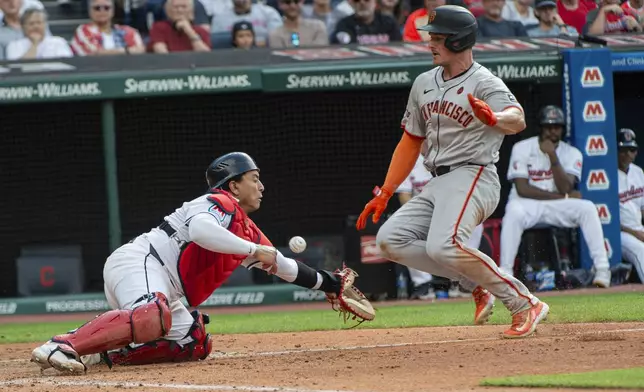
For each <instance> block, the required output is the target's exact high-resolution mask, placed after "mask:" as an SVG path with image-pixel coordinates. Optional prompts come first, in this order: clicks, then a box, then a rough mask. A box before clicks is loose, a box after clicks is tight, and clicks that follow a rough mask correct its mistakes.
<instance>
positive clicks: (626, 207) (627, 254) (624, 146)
mask: <svg viewBox="0 0 644 392" xmlns="http://www.w3.org/2000/svg"><path fill="white" fill-rule="evenodd" d="M617 148H618V150H619V151H618V155H617V158H618V168H619V171H618V172H617V174H618V176H619V221H620V224H621V229H622V232H621V237H622V254H623V255H624V259H625V260H626V261H628V262H629V263H631V264H633V266H634V267H635V270H636V271H637V275H638V276H639V278H640V281H641V282H644V226H643V225H642V210H644V171H642V168H641V167H639V166H637V165H636V164H634V163H633V161H635V157H636V156H637V148H638V145H637V141H636V140H635V132H633V130H632V129H628V128H622V129H620V130H619V132H618V133H617Z"/></svg>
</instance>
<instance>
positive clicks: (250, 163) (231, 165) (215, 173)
mask: <svg viewBox="0 0 644 392" xmlns="http://www.w3.org/2000/svg"><path fill="white" fill-rule="evenodd" d="M251 170H258V171H259V168H258V167H257V164H255V161H254V160H253V158H251V157H250V155H248V154H246V153H244V152H230V153H228V154H225V155H222V156H220V157H219V158H217V159H215V160H214V161H212V163H211V164H210V166H208V169H207V170H206V181H208V186H210V187H211V188H221V186H222V185H224V184H225V183H226V182H228V180H230V179H232V178H233V177H236V176H239V175H241V174H244V173H246V172H249V171H251Z"/></svg>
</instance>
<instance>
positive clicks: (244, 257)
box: [31, 152, 375, 373]
mask: <svg viewBox="0 0 644 392" xmlns="http://www.w3.org/2000/svg"><path fill="white" fill-rule="evenodd" d="M206 181H207V183H208V186H209V190H208V192H207V193H206V194H204V195H201V196H199V197H197V198H196V199H194V200H191V201H188V202H185V203H183V205H182V206H181V207H179V208H177V209H176V210H175V211H174V212H173V213H171V214H170V215H168V216H166V217H165V219H164V221H163V222H162V223H161V224H160V225H159V226H158V227H155V228H153V229H152V230H150V231H149V232H147V233H145V234H142V235H140V236H138V237H136V238H135V239H133V240H132V241H130V242H129V243H127V244H125V245H123V246H121V247H120V248H118V249H117V250H115V251H114V252H113V253H112V254H111V255H110V256H109V257H108V258H107V261H106V263H105V267H104V270H103V278H104V280H105V295H106V297H107V301H108V303H109V305H110V307H111V308H112V309H113V310H110V311H108V312H105V313H103V314H101V315H99V316H97V317H96V318H95V319H93V320H91V321H89V322H87V323H86V324H84V325H82V326H80V327H78V328H77V329H75V330H73V331H70V332H68V333H66V334H62V335H57V336H54V337H53V338H51V340H49V341H48V342H47V343H45V344H43V345H42V346H40V347H37V348H36V349H34V350H33V352H32V355H31V360H32V361H33V362H35V363H37V364H38V365H39V366H40V368H41V369H43V370H44V369H47V368H49V367H53V368H55V369H56V370H59V371H61V372H67V373H83V372H85V371H86V370H87V366H89V365H92V364H96V363H98V362H100V361H101V360H102V361H104V362H106V363H107V364H108V365H109V366H110V367H112V366H113V365H115V364H119V365H144V364H151V363H159V362H183V361H198V360H203V359H205V358H206V357H207V356H208V354H209V353H210V351H211V350H212V341H211V337H210V335H209V334H208V333H207V332H206V328H205V325H206V324H208V322H209V318H208V316H207V315H205V314H202V313H201V312H199V311H198V310H193V311H192V312H190V311H188V309H187V308H186V307H185V306H184V305H183V303H182V302H181V301H180V300H181V299H182V298H185V300H186V302H187V303H188V305H190V306H192V307H196V306H199V305H201V304H202V303H203V302H204V301H205V300H206V299H207V298H208V297H209V296H210V295H211V294H212V293H213V292H214V291H215V290H216V289H217V288H218V287H219V286H221V285H222V284H223V283H224V282H225V281H226V279H228V277H229V276H230V275H231V274H232V272H233V271H234V270H235V269H236V268H237V267H239V266H240V265H242V266H244V267H246V268H261V269H263V270H264V271H266V272H267V273H269V274H275V275H276V276H278V277H279V278H281V279H283V280H284V281H286V282H290V283H293V284H295V285H298V286H301V287H305V288H308V289H314V290H321V291H323V292H325V293H326V296H327V299H328V301H329V302H330V303H331V305H332V308H333V309H334V310H336V311H338V312H340V314H341V315H344V316H345V321H346V319H347V318H353V319H355V320H357V321H359V322H362V321H365V320H373V318H374V317H375V311H374V309H373V307H372V306H371V304H370V303H369V301H368V300H367V299H366V298H365V296H364V295H363V294H362V293H361V292H360V291H359V290H358V289H357V288H356V287H355V286H354V285H353V283H354V280H355V278H356V277H357V274H356V273H355V272H354V271H353V270H351V269H349V268H345V267H344V266H343V267H342V269H338V270H336V271H334V272H330V271H324V270H319V271H316V270H314V269H312V268H311V267H309V266H307V265H305V264H303V263H301V262H299V261H297V260H293V259H290V258H287V257H284V256H283V255H282V254H281V253H280V252H279V251H278V250H277V249H275V248H274V247H273V246H272V244H271V242H270V241H269V240H268V238H266V236H265V235H264V233H262V231H261V230H260V229H259V228H258V227H257V225H255V223H254V222H253V221H252V220H251V219H250V218H249V217H248V214H250V213H252V212H254V211H257V210H258V209H259V207H260V204H261V202H262V192H263V191H264V185H263V184H262V182H261V181H260V179H259V168H258V167H257V165H256V164H255V161H254V160H253V159H252V158H251V157H250V156H248V155H247V154H245V153H241V152H232V153H229V154H226V155H223V156H221V157H219V158H217V159H216V160H215V161H214V162H212V164H211V165H210V166H209V167H208V169H207V171H206Z"/></svg>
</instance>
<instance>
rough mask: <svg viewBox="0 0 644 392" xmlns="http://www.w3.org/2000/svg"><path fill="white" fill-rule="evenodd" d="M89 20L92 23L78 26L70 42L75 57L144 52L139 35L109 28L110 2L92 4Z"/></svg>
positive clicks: (124, 28)
mask: <svg viewBox="0 0 644 392" xmlns="http://www.w3.org/2000/svg"><path fill="white" fill-rule="evenodd" d="M89 17H90V19H91V22H90V23H86V24H82V25H80V26H78V28H76V32H75V33H74V37H73V38H72V40H71V47H72V50H73V51H74V53H75V54H76V55H77V56H91V55H110V54H133V53H143V52H145V46H144V45H143V40H142V39H141V35H140V34H139V32H138V31H136V30H135V29H133V28H132V27H130V26H121V25H117V24H112V19H113V18H114V2H113V1H112V0H91V1H90V3H89Z"/></svg>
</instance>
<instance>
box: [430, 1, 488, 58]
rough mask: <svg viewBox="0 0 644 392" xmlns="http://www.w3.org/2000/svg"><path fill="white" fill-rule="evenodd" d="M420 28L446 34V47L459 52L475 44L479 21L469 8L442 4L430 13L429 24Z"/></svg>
mask: <svg viewBox="0 0 644 392" xmlns="http://www.w3.org/2000/svg"><path fill="white" fill-rule="evenodd" d="M418 30H421V31H426V32H428V33H430V34H431V33H434V34H444V35H446V36H447V38H446V39H445V47H446V48H447V49H448V50H450V51H452V52H456V53H458V52H462V51H464V50H465V49H469V48H471V47H472V46H474V44H475V43H476V32H477V30H478V23H477V22H476V17H474V15H472V13H471V12H470V11H469V10H468V9H467V8H464V7H461V6H458V5H442V6H440V7H436V8H435V9H434V10H433V11H432V12H431V13H430V14H429V15H428V19H427V25H425V26H422V27H419V28H418Z"/></svg>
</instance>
